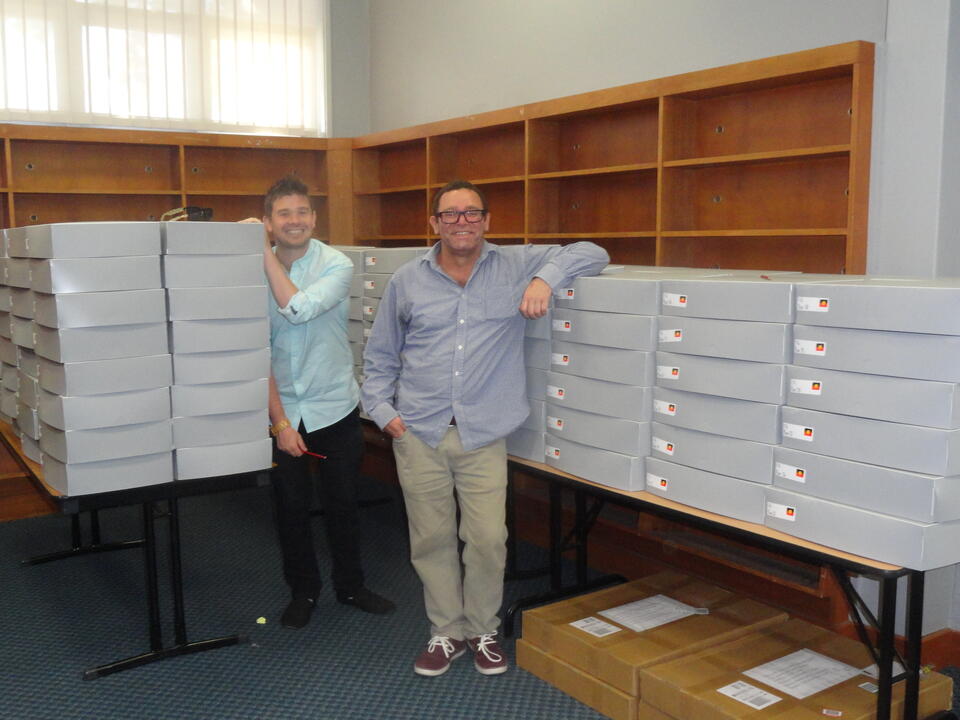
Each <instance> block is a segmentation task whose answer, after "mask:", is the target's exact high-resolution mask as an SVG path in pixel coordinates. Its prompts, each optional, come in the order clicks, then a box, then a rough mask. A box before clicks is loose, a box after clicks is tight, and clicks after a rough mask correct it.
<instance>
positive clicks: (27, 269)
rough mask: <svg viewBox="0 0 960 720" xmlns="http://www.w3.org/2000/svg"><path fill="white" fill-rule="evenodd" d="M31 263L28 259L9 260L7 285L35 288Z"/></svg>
mask: <svg viewBox="0 0 960 720" xmlns="http://www.w3.org/2000/svg"><path fill="white" fill-rule="evenodd" d="M30 263H31V261H30V260H28V259H27V258H9V259H8V260H7V277H6V284H7V285H10V286H11V287H19V288H30V287H33V277H32V275H31V273H32V270H33V268H32V266H31V264H30Z"/></svg>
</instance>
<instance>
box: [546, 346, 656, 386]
mask: <svg viewBox="0 0 960 720" xmlns="http://www.w3.org/2000/svg"><path fill="white" fill-rule="evenodd" d="M528 339H530V338H528ZM549 360H550V364H549V366H548V369H550V370H554V371H556V372H561V373H567V374H569V375H579V376H580V377H587V378H594V379H596V380H608V381H610V382H616V383H623V384H625V385H653V384H654V383H655V382H656V377H657V375H656V353H655V352H651V351H647V350H625V349H623V348H609V347H601V346H600V345H585V344H583V343H572V342H560V341H556V340H555V341H554V342H553V343H552V347H551V353H550V358H549Z"/></svg>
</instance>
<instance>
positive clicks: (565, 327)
mask: <svg viewBox="0 0 960 720" xmlns="http://www.w3.org/2000/svg"><path fill="white" fill-rule="evenodd" d="M553 329H554V330H556V331H557V332H570V331H571V330H573V323H572V322H570V321H569V320H554V321H553Z"/></svg>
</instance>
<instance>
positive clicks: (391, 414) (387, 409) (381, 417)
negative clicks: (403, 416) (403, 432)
mask: <svg viewBox="0 0 960 720" xmlns="http://www.w3.org/2000/svg"><path fill="white" fill-rule="evenodd" d="M367 414H368V415H369V416H370V419H371V420H373V421H374V422H375V423H376V424H377V427H378V428H380V429H381V430H383V428H384V426H385V425H386V424H387V423H388V422H390V421H391V420H393V419H394V418H395V417H400V413H398V412H397V411H396V409H395V408H394V407H393V405H391V404H390V403H380V404H379V405H377V406H376V407H375V408H374V409H373V410H371V411H370V412H368V413H367Z"/></svg>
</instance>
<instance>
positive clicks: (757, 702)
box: [717, 680, 782, 710]
mask: <svg viewBox="0 0 960 720" xmlns="http://www.w3.org/2000/svg"><path fill="white" fill-rule="evenodd" d="M717 692H718V693H723V694H724V695H726V696H727V697H729V698H733V699H734V700H736V701H737V702H741V703H743V704H744V705H748V706H750V707H752V708H753V709H754V710H763V709H764V708H766V707H770V706H771V705H773V704H774V703H778V702H780V700H781V699H782V698H778V697H777V696H776V695H774V694H772V693H768V692H767V691H766V690H761V689H760V688H758V687H755V686H753V685H751V684H750V683H745V682H743V680H737V681H736V682H733V683H730V684H729V685H724V686H723V687H722V688H717Z"/></svg>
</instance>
